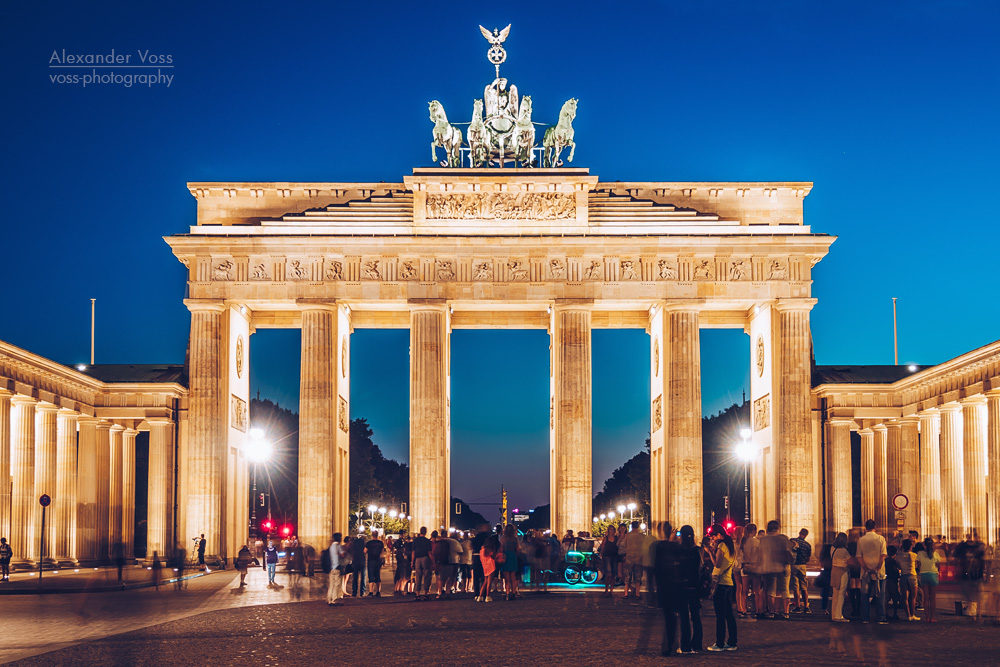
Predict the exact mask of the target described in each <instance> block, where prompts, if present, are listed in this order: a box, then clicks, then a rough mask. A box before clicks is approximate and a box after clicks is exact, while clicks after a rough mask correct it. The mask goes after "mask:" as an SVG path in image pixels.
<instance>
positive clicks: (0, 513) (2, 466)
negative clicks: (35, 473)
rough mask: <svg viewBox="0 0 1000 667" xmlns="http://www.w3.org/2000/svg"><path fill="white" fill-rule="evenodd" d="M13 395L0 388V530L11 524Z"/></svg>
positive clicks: (3, 530) (4, 529)
mask: <svg viewBox="0 0 1000 667" xmlns="http://www.w3.org/2000/svg"><path fill="white" fill-rule="evenodd" d="M13 395H14V394H13V393H11V392H9V391H7V390H6V389H0V532H6V531H7V528H8V526H10V525H11V524H10V501H11V497H10V479H11V469H10V399H11V397H12V396H13ZM8 539H10V538H9V537H8Z"/></svg>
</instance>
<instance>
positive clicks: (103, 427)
mask: <svg viewBox="0 0 1000 667" xmlns="http://www.w3.org/2000/svg"><path fill="white" fill-rule="evenodd" d="M96 426H97V430H99V431H107V430H110V429H111V426H112V424H111V422H109V421H104V420H103V419H99V420H98V421H97V424H96Z"/></svg>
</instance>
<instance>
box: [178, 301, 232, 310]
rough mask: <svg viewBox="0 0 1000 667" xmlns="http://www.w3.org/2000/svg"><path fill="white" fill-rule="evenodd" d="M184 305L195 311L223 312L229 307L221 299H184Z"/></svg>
mask: <svg viewBox="0 0 1000 667" xmlns="http://www.w3.org/2000/svg"><path fill="white" fill-rule="evenodd" d="M184 305H185V306H187V309H188V310H190V311H191V312H192V313H193V312H196V311H198V312H212V313H221V312H223V311H225V310H227V309H228V308H229V306H227V305H226V303H225V301H222V300H221V299H184Z"/></svg>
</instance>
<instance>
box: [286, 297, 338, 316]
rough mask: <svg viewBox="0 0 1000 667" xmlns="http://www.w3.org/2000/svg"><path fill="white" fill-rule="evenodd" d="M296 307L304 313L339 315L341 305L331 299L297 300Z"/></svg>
mask: <svg viewBox="0 0 1000 667" xmlns="http://www.w3.org/2000/svg"><path fill="white" fill-rule="evenodd" d="M295 305H296V306H298V307H299V310H302V311H306V310H319V311H323V312H327V313H337V311H338V310H339V309H340V304H338V303H337V301H336V300H331V299H296V300H295Z"/></svg>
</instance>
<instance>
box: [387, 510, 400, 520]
mask: <svg viewBox="0 0 1000 667" xmlns="http://www.w3.org/2000/svg"><path fill="white" fill-rule="evenodd" d="M389 516H390V517H391V518H393V519H395V518H396V517H397V516H399V512H397V511H396V510H389Z"/></svg>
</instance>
